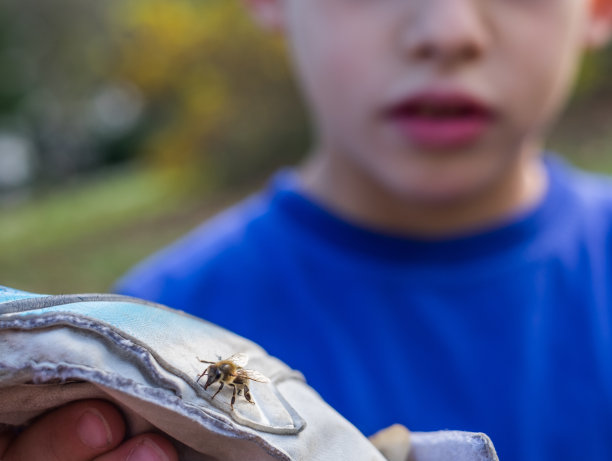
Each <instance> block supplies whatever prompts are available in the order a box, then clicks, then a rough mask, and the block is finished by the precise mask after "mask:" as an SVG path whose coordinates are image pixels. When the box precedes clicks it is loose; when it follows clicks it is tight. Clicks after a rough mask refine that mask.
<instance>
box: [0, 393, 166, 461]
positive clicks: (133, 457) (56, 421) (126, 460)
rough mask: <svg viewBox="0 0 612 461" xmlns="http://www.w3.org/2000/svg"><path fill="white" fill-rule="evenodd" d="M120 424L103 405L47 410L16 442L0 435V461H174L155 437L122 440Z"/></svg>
mask: <svg viewBox="0 0 612 461" xmlns="http://www.w3.org/2000/svg"><path fill="white" fill-rule="evenodd" d="M124 436H125V422H124V421H123V417H122V416H121V413H120V412H119V411H118V410H117V409H116V408H115V407H114V406H113V405H112V404H110V403H109V402H105V401H102V400H82V401H77V402H72V403H70V404H67V405H65V406H63V407H60V408H58V409H56V410H53V411H51V412H49V413H47V414H45V415H43V416H42V417H41V418H40V419H38V420H36V421H35V422H34V423H32V424H31V425H30V426H28V427H27V428H26V429H25V430H24V431H23V432H21V433H20V434H18V435H17V436H15V435H12V434H7V433H5V434H0V459H1V460H2V461H178V455H177V453H176V450H175V449H174V447H173V446H172V443H171V442H170V441H168V440H167V439H165V438H164V437H162V436H160V435H158V434H151V433H149V434H140V435H137V436H135V437H132V438H130V439H128V440H124Z"/></svg>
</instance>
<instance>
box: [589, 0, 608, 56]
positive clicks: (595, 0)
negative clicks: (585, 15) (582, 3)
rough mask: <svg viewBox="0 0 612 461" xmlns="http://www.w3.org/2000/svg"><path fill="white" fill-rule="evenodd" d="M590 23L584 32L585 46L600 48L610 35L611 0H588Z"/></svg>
mask: <svg viewBox="0 0 612 461" xmlns="http://www.w3.org/2000/svg"><path fill="white" fill-rule="evenodd" d="M589 3H590V25H589V28H588V30H587V34H586V46H587V48H600V47H602V46H604V45H605V44H606V43H608V42H609V41H610V37H611V36H612V0H590V2H589Z"/></svg>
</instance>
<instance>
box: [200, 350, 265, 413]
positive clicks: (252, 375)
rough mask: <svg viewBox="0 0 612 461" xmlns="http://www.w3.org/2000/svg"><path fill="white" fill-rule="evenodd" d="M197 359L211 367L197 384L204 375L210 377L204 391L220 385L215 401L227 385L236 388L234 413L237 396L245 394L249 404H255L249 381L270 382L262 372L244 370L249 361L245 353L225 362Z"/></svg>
mask: <svg viewBox="0 0 612 461" xmlns="http://www.w3.org/2000/svg"><path fill="white" fill-rule="evenodd" d="M219 358H220V357H219ZM197 359H198V360H199V361H200V362H202V363H209V364H210V365H209V366H208V367H207V368H206V370H204V371H203V372H202V374H200V375H199V376H198V379H197V380H196V383H197V382H199V381H200V379H202V377H204V375H208V378H207V379H206V384H204V390H207V389H208V387H209V386H210V385H212V384H214V383H216V382H219V383H220V385H219V389H217V392H215V393H214V395H213V396H212V399H214V398H215V396H216V395H217V394H218V393H219V392H221V389H223V386H224V385H225V384H227V385H228V386H232V387H233V388H234V391H233V393H232V401H231V404H230V407H231V409H232V411H233V410H234V403H235V402H236V395H241V394H242V393H244V398H245V399H246V401H247V402H249V403H252V404H254V403H255V402H253V399H252V398H251V392H250V390H249V386H248V384H249V380H250V381H257V382H258V383H267V382H269V381H270V380H269V379H268V378H267V377H266V376H264V375H262V374H261V373H260V372H258V371H255V370H247V369H246V368H244V367H245V366H246V364H247V363H248V361H249V356H248V355H247V354H244V353H238V354H234V355H232V356H231V357H228V358H227V359H224V360H219V361H218V362H211V361H209V360H202V359H200V358H199V357H197ZM212 399H211V400H212Z"/></svg>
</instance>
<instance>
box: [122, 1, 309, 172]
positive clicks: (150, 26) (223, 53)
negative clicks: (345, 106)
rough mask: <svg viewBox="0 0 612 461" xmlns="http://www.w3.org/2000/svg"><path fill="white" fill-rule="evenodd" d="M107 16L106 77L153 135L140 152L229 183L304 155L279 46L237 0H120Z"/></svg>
mask: <svg viewBox="0 0 612 461" xmlns="http://www.w3.org/2000/svg"><path fill="white" fill-rule="evenodd" d="M113 18H114V21H113V23H114V24H115V27H117V28H118V31H119V33H118V34H117V36H119V37H121V43H120V46H119V47H118V51H119V52H118V59H117V60H116V61H115V63H114V67H113V69H112V75H113V76H114V78H116V79H118V80H122V81H129V82H131V83H132V84H134V85H135V86H136V87H137V88H138V89H139V91H140V92H141V93H142V94H143V96H144V100H145V101H146V104H147V111H146V113H147V117H148V120H147V123H148V125H149V127H150V129H149V133H150V136H148V137H147V138H146V139H145V140H144V142H143V143H142V144H141V145H140V146H139V150H140V155H144V156H146V157H147V158H149V159H150V160H151V161H152V162H153V163H154V164H155V165H157V166H160V167H163V168H166V169H172V170H176V169H179V170H181V171H184V170H187V171H190V172H193V171H196V172H197V173H198V175H200V176H202V175H204V176H205V177H206V176H207V177H208V179H209V180H212V179H213V177H214V179H215V180H216V181H219V180H221V181H230V182H231V181H236V180H241V179H244V178H245V177H246V176H254V175H255V176H257V175H258V171H261V170H266V169H268V168H269V167H270V166H272V165H276V164H278V163H283V162H290V161H293V160H295V159H296V157H297V156H298V155H299V154H300V153H301V152H302V151H304V150H305V143H306V136H307V134H306V129H305V126H306V123H305V117H304V114H303V112H302V110H301V105H300V103H299V99H298V97H297V93H296V91H295V88H294V86H293V83H292V79H291V77H290V71H289V66H288V65H287V61H286V59H285V53H284V49H283V44H282V42H281V41H280V40H279V39H278V38H277V37H276V38H275V37H269V36H265V35H264V34H262V33H261V32H260V31H259V30H258V29H257V28H256V26H254V25H253V24H252V22H251V20H250V18H248V17H247V16H246V14H245V11H244V10H243V8H242V7H241V5H240V4H239V2H238V1H236V0H206V1H202V0H201V1H194V0H173V1H171V2H169V1H167V0H122V1H121V2H117V3H115V4H114V11H113ZM206 173H207V174H206ZM260 174H261V173H260Z"/></svg>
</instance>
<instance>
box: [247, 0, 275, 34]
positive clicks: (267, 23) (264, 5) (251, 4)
mask: <svg viewBox="0 0 612 461" xmlns="http://www.w3.org/2000/svg"><path fill="white" fill-rule="evenodd" d="M243 1H244V3H245V4H246V6H247V8H248V9H249V10H250V12H251V15H252V16H253V18H254V19H255V21H256V22H257V23H258V24H259V25H260V26H261V27H263V28H264V29H268V30H270V31H275V32H282V31H284V30H285V15H284V3H285V0H243Z"/></svg>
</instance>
